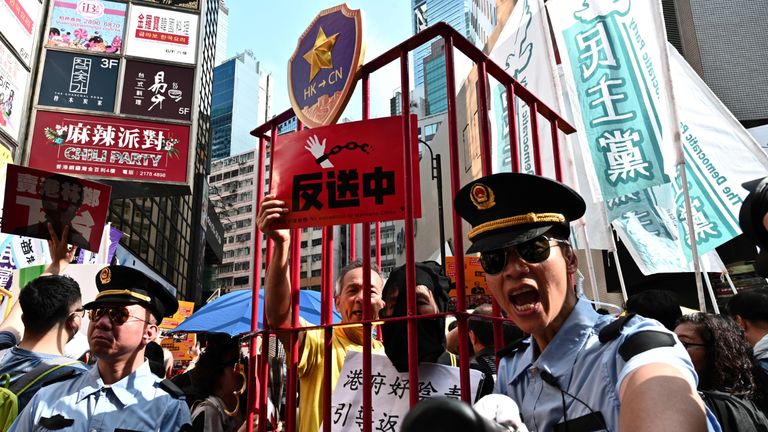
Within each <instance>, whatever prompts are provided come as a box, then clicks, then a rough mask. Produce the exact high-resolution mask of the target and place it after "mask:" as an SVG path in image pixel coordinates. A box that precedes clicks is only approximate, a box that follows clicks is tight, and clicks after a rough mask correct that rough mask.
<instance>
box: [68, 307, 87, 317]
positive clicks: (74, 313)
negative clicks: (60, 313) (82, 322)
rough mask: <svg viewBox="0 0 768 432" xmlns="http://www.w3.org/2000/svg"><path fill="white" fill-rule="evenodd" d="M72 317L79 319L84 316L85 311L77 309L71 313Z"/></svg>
mask: <svg viewBox="0 0 768 432" xmlns="http://www.w3.org/2000/svg"><path fill="white" fill-rule="evenodd" d="M71 314H72V315H76V316H79V317H80V318H82V317H84V316H85V309H83V308H81V307H80V308H77V309H75V310H73V311H72V312H71Z"/></svg>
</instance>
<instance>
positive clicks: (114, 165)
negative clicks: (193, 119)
mask: <svg viewBox="0 0 768 432" xmlns="http://www.w3.org/2000/svg"><path fill="white" fill-rule="evenodd" d="M188 149H189V126H184V125H174V124H163V123H154V122H146V121H138V120H128V119H122V118H114V117H95V116H88V115H81V114H67V113H56V112H49V111H38V112H37V116H36V117H35V126H34V132H33V135H32V150H31V151H30V155H29V166H31V167H34V168H40V169H44V170H49V171H55V172H60V173H72V174H78V175H82V176H89V177H104V178H121V179H128V180H145V181H151V182H158V183H169V182H174V183H186V181H187V152H188Z"/></svg>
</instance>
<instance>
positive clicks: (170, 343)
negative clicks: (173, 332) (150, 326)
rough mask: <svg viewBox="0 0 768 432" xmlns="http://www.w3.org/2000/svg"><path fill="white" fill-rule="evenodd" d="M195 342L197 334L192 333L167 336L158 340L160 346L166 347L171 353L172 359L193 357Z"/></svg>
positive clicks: (184, 359) (190, 358) (186, 359)
mask: <svg viewBox="0 0 768 432" xmlns="http://www.w3.org/2000/svg"><path fill="white" fill-rule="evenodd" d="M196 344H197V335H195V334H194V333H190V334H186V335H182V336H179V337H176V336H169V337H166V338H164V339H163V340H162V341H160V346H162V347H163V348H168V350H169V351H170V352H171V353H172V354H173V360H181V361H190V360H192V359H193V354H192V351H193V349H194V348H195V345H196Z"/></svg>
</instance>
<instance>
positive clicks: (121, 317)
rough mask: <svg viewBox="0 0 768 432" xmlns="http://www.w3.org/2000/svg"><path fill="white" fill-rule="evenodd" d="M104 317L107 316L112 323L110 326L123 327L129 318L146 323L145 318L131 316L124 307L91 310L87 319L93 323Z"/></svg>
mask: <svg viewBox="0 0 768 432" xmlns="http://www.w3.org/2000/svg"><path fill="white" fill-rule="evenodd" d="M104 315H108V316H109V320H110V321H112V324H114V325H123V324H125V323H126V322H128V319H129V318H135V319H137V320H139V321H143V322H147V320H146V319H145V318H140V317H137V316H135V315H131V312H130V311H128V308H127V307H125V306H122V307H104V308H98V309H91V310H89V311H88V318H89V319H90V320H91V321H93V322H94V323H95V322H96V321H98V320H100V319H101V317H103V316H104Z"/></svg>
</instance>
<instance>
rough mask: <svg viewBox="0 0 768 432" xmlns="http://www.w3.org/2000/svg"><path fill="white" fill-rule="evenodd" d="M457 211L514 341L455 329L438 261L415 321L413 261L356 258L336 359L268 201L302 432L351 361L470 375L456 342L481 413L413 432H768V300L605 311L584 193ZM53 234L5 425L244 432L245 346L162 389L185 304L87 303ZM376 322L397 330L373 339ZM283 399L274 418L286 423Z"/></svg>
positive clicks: (10, 332)
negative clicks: (584, 270) (448, 319)
mask: <svg viewBox="0 0 768 432" xmlns="http://www.w3.org/2000/svg"><path fill="white" fill-rule="evenodd" d="M454 205H455V209H456V212H457V213H458V214H459V215H460V216H461V217H462V218H463V219H464V220H466V221H467V222H468V223H469V225H470V226H471V229H470V230H469V233H468V238H469V240H470V242H471V245H470V247H469V249H468V250H467V253H478V254H479V256H480V259H479V261H480V264H481V266H482V268H483V270H484V272H485V277H486V281H487V285H488V291H489V292H490V294H491V295H492V296H493V297H494V299H495V300H496V302H497V303H498V304H499V306H500V307H501V309H502V314H503V317H504V318H506V321H505V322H504V323H503V334H504V341H503V342H502V344H503V345H504V346H500V345H496V344H495V342H496V341H495V340H494V332H493V325H492V321H494V320H497V319H498V317H494V316H493V315H494V314H493V310H492V307H491V305H490V304H483V305H479V306H477V307H476V308H475V309H474V311H473V312H472V314H471V315H470V316H469V319H468V325H467V327H468V332H467V334H466V335H459V334H458V332H457V331H456V330H455V329H453V330H450V329H449V330H447V328H446V325H445V317H444V315H445V314H444V313H445V312H447V307H448V305H449V297H448V292H449V290H450V287H449V281H448V279H447V278H446V277H445V276H444V275H443V269H441V268H440V266H439V265H438V264H437V263H434V262H421V263H416V265H415V268H414V269H413V270H414V271H413V273H414V279H415V289H414V291H413V294H414V295H415V300H416V310H414V311H412V313H410V314H409V312H408V307H407V305H406V298H407V295H406V291H407V286H408V283H407V282H406V281H407V279H408V273H407V269H406V268H405V267H404V266H401V267H398V268H396V269H395V270H394V271H392V272H391V274H390V275H389V277H388V278H387V279H386V280H384V278H383V277H382V275H381V273H380V272H379V270H378V269H377V268H376V266H375V265H373V266H371V269H370V275H365V274H364V266H363V263H362V262H361V261H353V262H352V263H350V264H349V265H348V266H346V267H345V268H343V269H342V270H341V271H340V273H339V275H338V279H337V281H336V284H335V288H334V303H335V307H336V309H337V311H338V312H339V313H340V315H341V324H342V325H340V326H335V327H333V329H332V330H331V331H330V335H331V341H330V346H331V350H330V353H331V357H330V358H326V349H325V347H326V341H325V336H326V331H325V330H323V329H317V328H315V329H303V330H302V331H298V332H295V331H292V329H291V311H292V308H291V306H292V305H291V289H292V287H291V282H290V278H289V266H290V265H291V263H290V259H289V244H290V233H289V231H288V230H278V229H274V228H273V226H274V224H275V222H277V221H279V220H280V218H281V217H282V216H283V215H284V214H285V213H286V212H287V209H286V207H285V203H284V202H283V201H281V200H278V199H277V198H276V197H274V196H271V195H268V196H266V197H265V199H264V200H263V201H262V204H261V206H260V209H259V213H258V216H257V219H258V220H257V223H258V226H259V229H260V230H261V231H262V232H263V233H265V234H266V235H267V236H268V237H269V238H270V239H271V240H272V241H273V244H274V254H273V259H272V261H271V262H270V264H269V266H268V268H267V272H266V278H265V289H266V294H265V309H266V316H267V321H268V325H269V327H270V328H271V329H273V330H274V331H275V332H276V335H277V337H278V339H279V340H280V341H281V342H282V343H283V344H284V346H290V345H289V344H291V343H292V342H293V343H296V344H297V346H298V352H299V356H298V363H297V364H296V365H295V367H296V370H297V375H298V378H299V388H298V390H299V393H298V396H299V397H298V410H297V413H298V427H297V429H298V430H299V431H317V430H319V429H320V424H321V422H322V420H323V417H324V413H327V412H328V410H329V407H327V406H325V405H324V398H323V394H324V392H325V389H326V386H330V388H331V390H333V389H334V388H335V387H336V385H337V382H338V381H339V376H340V372H341V370H342V368H343V366H344V362H345V358H346V357H347V353H348V352H350V351H365V350H367V348H370V351H371V352H372V353H373V354H377V355H381V356H386V357H387V358H388V359H389V361H390V362H391V363H392V365H393V367H394V368H395V369H396V370H397V371H398V372H407V371H408V370H409V368H410V367H412V366H413V365H418V364H420V363H437V364H441V365H445V366H457V365H458V364H459V363H458V354H459V353H458V348H457V347H458V345H459V344H460V343H463V344H466V345H467V346H468V347H469V352H470V356H471V358H470V360H469V364H470V368H471V369H472V370H476V371H478V372H474V373H475V374H478V373H479V375H478V376H480V377H481V378H480V381H479V385H478V391H477V393H476V394H474V395H472V397H473V400H477V401H478V402H477V404H476V406H475V408H474V409H473V408H472V407H470V406H468V405H466V404H463V403H458V402H455V401H439V400H438V401H430V402H429V403H419V404H418V405H417V407H418V409H412V410H411V412H410V413H409V414H408V416H407V417H406V418H405V420H404V421H403V424H402V429H401V430H403V431H406V432H407V431H411V430H425V429H423V428H424V427H425V426H424V425H431V426H432V427H437V426H438V425H439V429H440V430H443V431H452V430H478V431H480V430H502V429H493V428H494V427H498V428H507V429H506V430H519V431H524V430H528V431H550V430H553V431H592V430H612V431H613V430H632V431H644V430H654V431H656V430H675V431H689V430H690V431H703V430H708V431H721V430H722V431H768V419H767V418H766V413H768V289H757V290H752V291H744V292H740V293H738V294H736V295H734V296H733V297H732V298H731V299H730V301H729V303H728V305H727V308H726V312H725V313H724V314H722V315H720V314H711V313H701V312H698V313H694V314H689V315H683V314H682V312H681V309H680V305H679V303H678V302H677V299H676V298H675V295H674V293H672V292H670V291H666V290H647V291H644V292H642V293H639V294H637V295H635V296H632V297H630V298H629V299H628V300H627V302H626V304H625V311H624V312H623V313H621V314H620V315H619V316H611V315H610V314H601V313H598V312H597V311H596V310H595V307H594V305H593V304H591V303H590V302H589V301H588V300H587V299H586V298H584V297H582V296H580V295H579V294H578V292H577V289H576V284H575V273H576V270H577V267H578V260H577V256H576V253H575V251H574V249H573V247H572V245H571V244H570V242H569V237H570V231H571V226H570V225H571V223H572V222H574V221H576V220H578V219H579V218H581V217H582V216H583V214H584V212H585V208H586V206H585V203H584V200H583V199H582V197H581V196H580V195H579V194H578V193H576V192H575V191H574V190H572V189H570V188H569V187H567V186H565V185H563V184H561V183H559V182H556V181H553V180H550V179H547V178H544V177H538V176H533V175H527V174H514V173H504V174H494V175H490V176H486V177H482V178H480V179H477V180H474V181H472V182H470V183H469V184H467V185H466V186H464V187H463V188H462V189H461V190H460V191H459V192H458V194H457V196H456V199H455V203H454ZM760 222H762V221H760ZM49 230H50V231H51V233H50V234H51V238H52V240H51V241H50V245H49V246H50V251H51V258H52V263H51V264H50V265H49V266H48V268H47V269H46V270H45V272H44V274H43V275H42V276H40V277H38V278H36V279H34V280H32V281H31V282H29V283H28V284H27V285H26V286H25V287H24V288H23V289H22V290H21V293H20V295H19V298H18V301H17V302H16V304H15V305H14V306H13V308H12V309H11V311H10V313H9V314H8V316H7V317H6V319H5V320H4V321H3V323H2V325H0V375H2V374H8V375H7V376H8V377H9V379H8V382H7V383H6V388H7V389H9V390H10V391H11V392H13V393H14V394H16V395H17V396H18V397H17V406H16V407H14V408H15V409H16V411H17V412H18V416H17V417H15V418H14V416H10V417H8V416H6V419H8V424H7V425H5V426H6V427H9V430H12V431H16V430H19V431H22V430H24V431H26V430H59V429H62V430H63V429H66V428H69V429H72V430H120V429H122V430H162V431H177V430H192V431H203V430H204V431H221V432H230V431H243V430H245V429H246V428H247V422H246V421H245V420H246V418H247V415H246V414H247V413H246V412H245V411H246V410H245V408H244V407H245V405H246V404H245V400H244V398H245V397H246V396H245V395H246V393H247V389H246V388H245V387H246V378H245V372H246V371H247V370H248V369H247V367H248V365H247V356H244V355H243V349H242V348H241V344H240V341H239V340H238V339H237V338H232V337H230V336H227V335H220V334H210V335H206V336H205V337H204V338H203V339H204V341H205V342H204V348H203V350H202V353H201V354H200V355H199V357H198V358H197V359H196V360H195V361H194V362H193V364H192V365H191V366H190V368H189V369H188V370H187V371H185V372H184V373H182V374H180V375H177V376H174V377H173V379H172V380H169V379H166V378H167V377H169V376H170V367H169V366H170V364H172V361H170V364H169V358H168V355H167V352H164V351H163V349H162V348H161V347H160V346H159V345H157V336H158V332H159V330H158V325H159V323H160V322H161V321H162V319H163V317H166V316H170V315H172V314H173V313H174V312H175V311H176V310H177V309H178V301H177V299H176V298H175V296H174V295H173V294H172V293H171V292H170V291H169V290H168V289H166V288H165V287H164V286H163V285H162V284H160V283H159V282H157V281H155V280H153V279H152V278H150V277H148V276H147V275H145V274H144V273H142V272H141V271H139V270H136V269H134V268H130V267H125V266H117V265H110V266H106V267H104V268H103V269H101V270H100V271H99V272H98V274H97V275H96V277H95V284H96V287H97V289H98V294H97V295H96V297H95V299H94V300H93V301H90V302H88V303H86V304H82V298H81V293H80V289H79V286H78V284H77V282H75V281H74V280H72V279H70V278H69V277H67V276H63V275H62V272H63V270H64V268H66V266H67V265H68V263H69V262H71V261H72V258H73V255H74V253H75V249H74V248H72V247H70V246H68V245H67V232H66V229H65V230H64V232H63V233H62V236H61V238H59V237H58V236H57V235H56V232H54V230H53V228H52V227H50V226H49ZM745 231H746V230H745ZM753 232H754V230H753ZM366 283H368V286H367V287H366ZM86 313H87V314H88V317H89V319H90V325H89V327H88V330H87V335H88V336H87V339H88V345H89V349H88V351H87V352H86V353H82V354H81V355H80V356H79V357H80V360H83V361H79V360H75V359H72V358H71V357H66V356H65V351H64V347H65V345H66V344H67V343H68V342H69V341H70V340H72V339H73V338H74V337H75V334H77V333H78V331H79V328H80V325H81V320H82V319H83V318H84V316H85V314H86ZM408 316H410V317H421V318H418V319H417V320H416V327H415V328H416V333H417V334H418V345H417V350H416V352H411V351H409V345H408V338H407V337H406V336H405V335H406V334H407V333H408V332H407V327H408V324H407V320H404V319H403V318H404V317H408ZM366 320H370V321H373V320H383V321H384V322H383V324H382V325H381V326H380V328H379V330H378V331H377V332H376V334H366V333H365V332H367V331H369V330H366V329H368V328H371V327H368V326H364V325H361V322H363V321H366ZM300 324H301V326H302V327H309V324H308V323H306V322H304V321H301V322H300ZM355 324H357V325H355ZM461 337H466V338H467V339H466V340H465V341H459V338H461ZM292 339H294V340H292ZM367 345H369V347H368V346H367ZM326 362H329V363H330V365H329V367H328V369H330V380H327V379H326V373H327V372H326V371H325V369H326ZM278 374H279V372H278ZM269 405H270V408H271V409H270V410H269V413H268V416H269V418H270V419H276V418H284V416H285V413H284V412H282V413H281V412H276V410H275V409H274V406H272V404H271V403H270V404H269ZM649 413H650V414H649ZM11 423H12V424H11ZM279 423H280V422H279V421H271V422H270V426H269V430H276V429H279V428H280V426H279Z"/></svg>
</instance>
